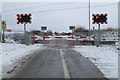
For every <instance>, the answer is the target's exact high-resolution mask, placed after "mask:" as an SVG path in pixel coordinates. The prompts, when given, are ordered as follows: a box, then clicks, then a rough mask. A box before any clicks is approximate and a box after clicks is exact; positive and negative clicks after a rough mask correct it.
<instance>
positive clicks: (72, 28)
mask: <svg viewBox="0 0 120 80" xmlns="http://www.w3.org/2000/svg"><path fill="white" fill-rule="evenodd" d="M69 29H70V30H72V37H73V30H74V29H75V26H69Z"/></svg>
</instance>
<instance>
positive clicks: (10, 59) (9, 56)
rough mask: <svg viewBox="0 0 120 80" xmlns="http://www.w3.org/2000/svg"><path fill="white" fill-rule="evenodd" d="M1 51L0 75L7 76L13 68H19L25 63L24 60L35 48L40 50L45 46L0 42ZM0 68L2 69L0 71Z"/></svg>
mask: <svg viewBox="0 0 120 80" xmlns="http://www.w3.org/2000/svg"><path fill="white" fill-rule="evenodd" d="M0 46H2V48H1V53H2V54H1V53H0V56H2V57H0V60H1V64H0V65H2V66H0V72H2V76H0V78H1V77H8V76H10V73H12V72H13V71H14V69H16V68H19V67H20V66H22V65H23V63H25V60H26V59H28V58H30V55H33V53H34V52H35V51H36V50H39V49H40V50H42V49H44V48H45V47H44V46H43V45H42V44H41V45H40V44H38V45H29V46H27V45H24V44H15V43H14V44H13V43H11V44H9V43H0ZM1 70H2V71H1Z"/></svg>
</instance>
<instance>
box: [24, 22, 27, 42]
mask: <svg viewBox="0 0 120 80" xmlns="http://www.w3.org/2000/svg"><path fill="white" fill-rule="evenodd" d="M26 37H27V35H26V24H24V40H25V44H27V38H26Z"/></svg>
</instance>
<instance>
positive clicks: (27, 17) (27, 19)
mask: <svg viewBox="0 0 120 80" xmlns="http://www.w3.org/2000/svg"><path fill="white" fill-rule="evenodd" d="M17 20H18V22H17V24H24V41H25V44H26V45H28V43H27V41H28V40H27V39H28V38H27V33H26V24H28V23H29V24H31V23H32V22H31V14H17Z"/></svg>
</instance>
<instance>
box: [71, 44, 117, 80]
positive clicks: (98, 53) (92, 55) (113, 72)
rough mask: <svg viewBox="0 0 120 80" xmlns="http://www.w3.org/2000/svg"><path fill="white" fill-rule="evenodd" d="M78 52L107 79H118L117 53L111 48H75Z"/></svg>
mask: <svg viewBox="0 0 120 80" xmlns="http://www.w3.org/2000/svg"><path fill="white" fill-rule="evenodd" d="M73 49H74V50H75V51H77V52H80V54H82V55H83V56H85V57H86V58H87V59H89V60H90V61H92V62H93V63H94V64H95V65H96V66H97V67H98V68H99V69H100V70H101V72H102V73H103V74H104V75H105V77H107V78H118V52H117V51H116V50H115V49H114V48H113V47H112V46H108V45H106V46H102V47H96V46H75V48H73Z"/></svg>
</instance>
